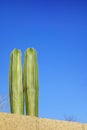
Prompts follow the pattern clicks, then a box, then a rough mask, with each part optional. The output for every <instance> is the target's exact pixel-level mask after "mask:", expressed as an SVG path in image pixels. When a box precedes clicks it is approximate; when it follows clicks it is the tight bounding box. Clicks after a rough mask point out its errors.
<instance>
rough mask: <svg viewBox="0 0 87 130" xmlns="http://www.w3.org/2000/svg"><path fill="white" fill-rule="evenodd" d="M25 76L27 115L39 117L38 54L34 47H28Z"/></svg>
mask: <svg viewBox="0 0 87 130" xmlns="http://www.w3.org/2000/svg"><path fill="white" fill-rule="evenodd" d="M23 76H24V77H23V78H24V97H25V101H26V115H30V116H37V117H38V94H39V92H38V90H39V84H38V64H37V54H36V50H35V49H34V48H28V49H27V50H26V51H25V59H24V75H23Z"/></svg>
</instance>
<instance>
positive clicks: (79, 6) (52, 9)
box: [0, 0, 87, 123]
mask: <svg viewBox="0 0 87 130" xmlns="http://www.w3.org/2000/svg"><path fill="white" fill-rule="evenodd" d="M30 47H34V48H35V49H36V50H37V53H38V66H39V93H40V94H39V117H42V118H50V119H57V120H64V115H65V116H71V115H73V116H74V117H75V118H76V119H77V121H80V122H86V123H87V2H86V1H84V0H82V1H81V0H79V1H77V0H70V1H68V0H66V1H63V0H61V2H60V1H58V0H53V1H46V0H42V1H41V0H40V1H33V0H30V1H28V2H27V1H25V2H23V1H21V2H19V1H17V2H14V1H13V2H12V1H8V2H6V1H3V2H1V1H0V59H1V62H0V72H1V74H0V95H2V96H6V97H7V98H9V80H8V72H9V64H10V53H11V51H12V50H13V49H14V48H16V49H20V50H21V52H22V64H23V62H24V52H25V50H26V49H27V48H30ZM4 105H5V103H4ZM0 111H3V112H10V107H9V102H8V103H7V108H4V109H0Z"/></svg>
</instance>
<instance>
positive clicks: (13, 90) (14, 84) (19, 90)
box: [9, 49, 24, 114]
mask: <svg viewBox="0 0 87 130" xmlns="http://www.w3.org/2000/svg"><path fill="white" fill-rule="evenodd" d="M9 97H10V109H11V113H16V114H24V97H23V84H22V63H21V51H20V50H17V49H14V50H13V51H12V53H11V55H10V71H9Z"/></svg>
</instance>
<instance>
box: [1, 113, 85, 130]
mask: <svg viewBox="0 0 87 130" xmlns="http://www.w3.org/2000/svg"><path fill="white" fill-rule="evenodd" d="M0 130H87V124H81V123H78V122H68V121H59V120H51V119H47V118H37V117H31V116H26V115H16V114H11V113H4V112H2V113H0Z"/></svg>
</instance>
